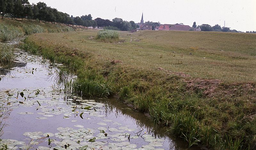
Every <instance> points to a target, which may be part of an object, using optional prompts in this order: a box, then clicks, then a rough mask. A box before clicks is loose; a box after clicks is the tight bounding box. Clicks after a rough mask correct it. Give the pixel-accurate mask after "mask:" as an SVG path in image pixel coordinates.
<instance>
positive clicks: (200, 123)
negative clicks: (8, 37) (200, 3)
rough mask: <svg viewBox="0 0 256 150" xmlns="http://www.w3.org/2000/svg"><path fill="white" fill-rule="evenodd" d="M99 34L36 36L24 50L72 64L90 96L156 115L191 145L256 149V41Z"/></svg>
mask: <svg viewBox="0 0 256 150" xmlns="http://www.w3.org/2000/svg"><path fill="white" fill-rule="evenodd" d="M119 35H120V39H122V40H123V41H124V42H118V43H104V42H101V41H98V40H95V38H94V37H96V36H97V31H93V30H92V31H89V30H88V31H85V32H73V33H72V32H71V33H60V34H45V33H43V34H35V35H32V36H29V37H28V38H27V39H26V40H25V44H24V45H23V48H25V49H27V50H30V51H32V52H34V53H39V54H42V55H44V56H45V57H47V58H49V59H50V60H51V61H58V62H61V63H64V64H65V65H67V66H68V67H69V68H70V70H71V71H73V72H75V73H76V74H77V75H78V81H77V83H76V84H75V89H76V92H77V93H78V94H81V95H84V96H89V97H92V96H97V97H108V96H114V97H115V98H116V99H119V100H121V101H123V102H124V103H128V104H130V105H133V107H134V108H135V109H137V110H139V111H141V112H143V113H148V114H149V115H150V116H151V118H152V120H153V121H154V122H155V123H157V124H162V125H165V126H169V127H170V132H172V133H173V134H174V135H176V136H178V137H180V138H183V139H184V140H185V141H187V142H188V147H191V146H193V145H203V146H206V147H207V148H212V149H255V148H256V126H255V124H256V82H255V81H256V78H255V74H256V68H255V64H256V60H255V48H256V38H255V37H256V36H255V35H252V34H237V33H236V34H233V33H215V32H209V33H205V32H161V31H144V32H137V33H133V34H131V33H128V32H119Z"/></svg>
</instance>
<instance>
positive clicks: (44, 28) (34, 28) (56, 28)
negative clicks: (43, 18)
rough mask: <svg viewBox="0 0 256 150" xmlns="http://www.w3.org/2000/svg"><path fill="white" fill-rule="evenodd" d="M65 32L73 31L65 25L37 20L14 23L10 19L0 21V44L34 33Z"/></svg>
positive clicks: (14, 21)
mask: <svg viewBox="0 0 256 150" xmlns="http://www.w3.org/2000/svg"><path fill="white" fill-rule="evenodd" d="M67 31H74V29H73V28H71V27H69V26H66V25H62V24H54V23H51V22H40V21H38V20H27V19H23V20H19V21H16V20H15V19H10V18H4V19H0V42H6V41H11V40H13V39H15V38H18V37H23V36H24V35H31V34H34V33H42V32H50V33H52V32H67Z"/></svg>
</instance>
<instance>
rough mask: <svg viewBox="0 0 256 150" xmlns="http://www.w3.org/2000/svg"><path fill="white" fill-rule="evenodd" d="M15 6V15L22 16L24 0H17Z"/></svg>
mask: <svg viewBox="0 0 256 150" xmlns="http://www.w3.org/2000/svg"><path fill="white" fill-rule="evenodd" d="M14 8H15V9H14V11H13V15H14V17H18V18H22V17H23V10H24V7H23V5H22V0H16V1H15V3H14Z"/></svg>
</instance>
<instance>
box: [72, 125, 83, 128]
mask: <svg viewBox="0 0 256 150" xmlns="http://www.w3.org/2000/svg"><path fill="white" fill-rule="evenodd" d="M74 126H75V127H77V128H84V126H83V125H74Z"/></svg>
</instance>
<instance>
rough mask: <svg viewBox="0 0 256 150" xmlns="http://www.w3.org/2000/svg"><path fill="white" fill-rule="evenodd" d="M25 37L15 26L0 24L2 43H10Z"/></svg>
mask: <svg viewBox="0 0 256 150" xmlns="http://www.w3.org/2000/svg"><path fill="white" fill-rule="evenodd" d="M23 35H24V34H23V32H22V30H21V29H19V28H17V27H15V26H12V25H5V24H0V40H1V41H2V42H6V41H10V40H13V39H15V38H17V37H20V36H23Z"/></svg>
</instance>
